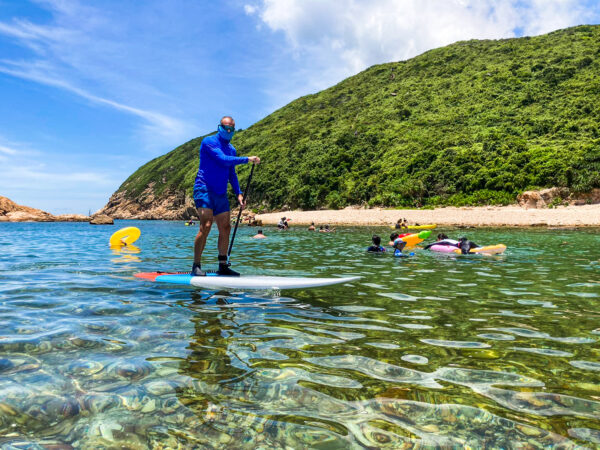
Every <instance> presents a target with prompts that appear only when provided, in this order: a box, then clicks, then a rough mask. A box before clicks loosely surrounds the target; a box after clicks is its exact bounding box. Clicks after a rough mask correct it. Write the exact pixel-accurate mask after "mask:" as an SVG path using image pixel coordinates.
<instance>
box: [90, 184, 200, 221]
mask: <svg viewBox="0 0 600 450" xmlns="http://www.w3.org/2000/svg"><path fill="white" fill-rule="evenodd" d="M153 188H154V183H150V184H149V185H148V187H146V189H144V190H143V191H142V193H141V194H139V195H137V196H135V197H132V196H130V195H128V192H127V191H118V192H115V193H114V194H113V195H112V196H111V197H110V200H109V201H108V203H107V204H106V206H105V207H104V208H102V209H101V210H100V211H98V214H106V215H109V216H110V217H113V218H114V219H140V220H187V219H191V218H194V217H196V216H197V212H196V207H195V205H194V200H193V199H192V198H191V197H189V196H188V195H186V194H185V193H184V192H182V191H168V192H163V193H162V194H161V195H160V196H157V195H155V193H154V189H153Z"/></svg>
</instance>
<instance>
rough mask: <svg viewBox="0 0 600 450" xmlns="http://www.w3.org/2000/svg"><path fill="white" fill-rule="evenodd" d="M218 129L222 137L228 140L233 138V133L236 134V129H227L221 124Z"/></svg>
mask: <svg viewBox="0 0 600 450" xmlns="http://www.w3.org/2000/svg"><path fill="white" fill-rule="evenodd" d="M217 130H219V136H221V138H223V139H225V140H226V141H230V140H231V138H232V137H233V135H234V134H235V130H234V131H227V130H225V128H223V127H222V126H221V125H219V127H218V128H217Z"/></svg>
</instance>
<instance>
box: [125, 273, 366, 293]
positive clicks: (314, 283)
mask: <svg viewBox="0 0 600 450" xmlns="http://www.w3.org/2000/svg"><path fill="white" fill-rule="evenodd" d="M135 276H136V277H138V278H142V279H144V280H148V281H154V282H157V283H171V284H179V285H188V286H190V285H191V286H195V287H204V288H217V289H220V288H231V289H304V288H311V287H320V286H331V285H333V284H340V283H349V282H351V281H356V280H358V279H359V278H360V277H357V276H354V277H344V278H309V277H274V276H260V275H242V276H239V277H229V276H221V275H219V274H217V273H216V272H209V273H207V274H206V276H204V277H194V276H192V275H191V274H190V273H189V272H146V273H136V274H135Z"/></svg>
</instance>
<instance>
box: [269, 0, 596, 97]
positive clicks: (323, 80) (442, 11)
mask: <svg viewBox="0 0 600 450" xmlns="http://www.w3.org/2000/svg"><path fill="white" fill-rule="evenodd" d="M588 13H589V11H586V9H585V8H584V7H583V6H581V1H580V0H528V1H517V0H506V1H502V2H500V1H496V0H336V1H335V2H333V1H330V2H326V1H322V0H263V1H262V3H261V4H260V6H259V9H258V14H257V15H258V17H260V20H261V21H262V22H263V23H264V24H266V25H267V26H268V27H269V28H270V29H271V30H272V31H274V32H281V33H283V35H284V36H285V38H286V40H287V42H288V43H289V45H290V47H291V49H292V51H293V53H294V55H295V57H296V58H297V59H298V60H300V61H302V62H304V63H305V64H304V66H305V67H306V70H305V71H303V72H302V76H303V77H305V79H306V80H307V81H306V85H307V86H314V87H316V88H325V87H328V86H330V85H331V84H333V83H334V82H337V81H339V80H341V79H343V78H345V77H347V76H349V75H352V74H355V73H356V72H358V71H361V70H363V69H365V68H366V67H369V66H371V65H373V64H378V63H384V62H390V61H397V60H403V59H408V58H411V57H413V56H416V55H418V54H420V53H422V52H424V51H426V50H429V49H432V48H436V47H440V46H444V45H448V44H450V43H453V42H456V41H459V40H467V39H498V38H507V37H514V36H515V34H516V32H517V31H521V32H522V33H524V34H527V35H531V34H540V33H545V32H549V31H552V30H555V29H558V28H564V27H568V26H571V25H575V24H579V23H582V22H583V21H585V19H586V14H588Z"/></svg>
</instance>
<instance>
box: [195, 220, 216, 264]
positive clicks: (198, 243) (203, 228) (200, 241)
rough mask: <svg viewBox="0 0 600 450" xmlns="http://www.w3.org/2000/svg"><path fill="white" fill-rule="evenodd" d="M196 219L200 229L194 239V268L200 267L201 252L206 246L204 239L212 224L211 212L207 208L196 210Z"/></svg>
mask: <svg viewBox="0 0 600 450" xmlns="http://www.w3.org/2000/svg"><path fill="white" fill-rule="evenodd" d="M198 217H199V218H200V227H199V229H198V234H197V235H196V239H194V267H195V266H198V267H200V263H201V260H202V252H203V251H204V247H205V246H206V238H207V237H208V233H210V228H211V226H212V224H213V220H214V217H213V211H212V209H208V208H198Z"/></svg>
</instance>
